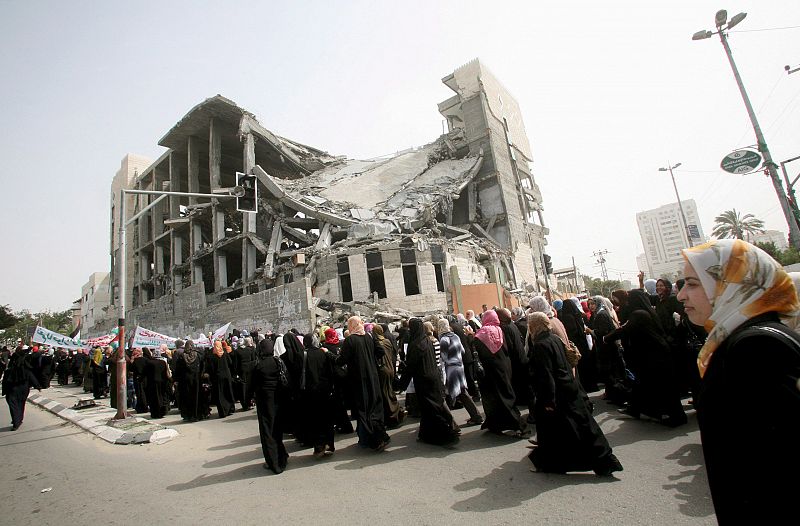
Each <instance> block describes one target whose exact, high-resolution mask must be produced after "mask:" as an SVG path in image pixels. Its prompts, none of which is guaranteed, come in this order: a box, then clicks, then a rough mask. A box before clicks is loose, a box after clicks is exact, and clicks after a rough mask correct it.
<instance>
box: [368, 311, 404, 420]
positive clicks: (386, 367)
mask: <svg viewBox="0 0 800 526" xmlns="http://www.w3.org/2000/svg"><path fill="white" fill-rule="evenodd" d="M372 340H373V343H374V344H375V353H376V354H377V355H378V356H377V358H378V379H379V380H380V382H381V398H383V423H384V424H385V425H386V427H387V428H388V429H394V428H396V427H398V426H399V425H400V424H401V423H403V419H405V417H406V412H405V411H404V410H403V409H402V408H401V407H400V403H399V402H398V401H397V395H396V394H395V392H394V376H395V370H394V347H393V346H392V342H391V341H390V340H389V339H388V338H386V337H385V336H384V332H383V327H381V326H380V325H374V326H373V327H372Z"/></svg>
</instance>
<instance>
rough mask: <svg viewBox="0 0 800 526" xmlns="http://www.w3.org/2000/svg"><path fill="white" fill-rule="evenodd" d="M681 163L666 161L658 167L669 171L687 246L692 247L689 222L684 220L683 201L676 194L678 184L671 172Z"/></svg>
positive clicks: (661, 170) (660, 170)
mask: <svg viewBox="0 0 800 526" xmlns="http://www.w3.org/2000/svg"><path fill="white" fill-rule="evenodd" d="M680 165H681V163H677V164H675V165H672V164H670V162H669V161H667V167H666V168H659V169H658V171H659V172H667V171H668V172H669V176H670V177H671V178H672V187H673V188H674V189H675V198H676V199H677V200H678V209H679V210H680V211H681V219H683V230H684V232H686V241H687V242H688V243H689V248H692V247H693V246H694V244H693V243H692V233H691V232H690V231H689V223H688V222H687V221H686V214H684V213H683V203H681V196H679V195H678V185H676V184H675V176H674V175H673V174H672V170H673V168H677V167H678V166H680Z"/></svg>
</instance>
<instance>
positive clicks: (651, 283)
mask: <svg viewBox="0 0 800 526" xmlns="http://www.w3.org/2000/svg"><path fill="white" fill-rule="evenodd" d="M656 283H658V281H656V280H654V279H653V278H650V279H646V280H644V290H646V291H647V293H648V294H650V295H651V296H655V295H656Z"/></svg>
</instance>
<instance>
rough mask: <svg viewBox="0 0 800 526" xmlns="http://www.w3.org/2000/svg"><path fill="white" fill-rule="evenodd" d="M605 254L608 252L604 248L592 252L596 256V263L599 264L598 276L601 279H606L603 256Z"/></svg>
mask: <svg viewBox="0 0 800 526" xmlns="http://www.w3.org/2000/svg"><path fill="white" fill-rule="evenodd" d="M605 254H608V250H606V249H602V250H598V251H597V252H593V253H592V255H593V256H595V257H597V263H598V264H599V265H600V276H601V277H602V278H603V281H608V271H607V270H606V258H605V257H603V256H604V255H605Z"/></svg>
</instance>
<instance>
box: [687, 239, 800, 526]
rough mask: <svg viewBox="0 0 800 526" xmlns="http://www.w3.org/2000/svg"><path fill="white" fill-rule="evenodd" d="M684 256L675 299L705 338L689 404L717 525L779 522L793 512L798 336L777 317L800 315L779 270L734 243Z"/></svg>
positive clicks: (799, 403) (799, 435) (799, 408)
mask: <svg viewBox="0 0 800 526" xmlns="http://www.w3.org/2000/svg"><path fill="white" fill-rule="evenodd" d="M683 257H684V259H685V260H686V265H685V268H684V276H685V278H686V283H685V285H684V286H683V288H682V289H681V290H680V293H679V294H678V299H679V300H680V301H682V302H683V305H684V308H685V310H686V314H687V316H688V317H689V320H690V321H691V322H692V323H694V324H697V325H702V326H704V327H705V329H706V331H708V339H707V340H706V343H705V344H704V345H703V347H702V348H701V349H700V353H699V356H698V357H697V366H698V368H699V371H700V375H701V377H702V382H701V386H700V393H699V396H698V397H697V398H696V400H695V403H696V406H695V407H696V408H697V417H698V422H699V424H700V437H701V439H702V443H703V454H704V456H705V464H706V471H707V472H708V484H709V486H710V488H711V498H712V500H713V502H714V509H715V510H716V512H717V520H718V521H719V523H720V524H755V523H761V524H777V523H780V522H785V521H787V520H790V519H787V518H788V517H793V516H796V515H797V504H796V501H797V484H796V482H792V480H795V479H794V477H796V476H797V474H798V473H800V448H798V444H800V383H798V378H800V335H798V334H797V333H796V332H794V331H792V330H791V329H789V328H788V327H787V326H786V325H784V324H783V323H781V321H780V319H781V317H782V316H783V317H787V318H790V317H793V316H794V315H796V313H797V311H798V310H800V303H798V298H797V291H796V289H795V287H794V285H793V284H792V280H791V278H790V277H789V276H788V275H787V273H786V272H785V271H784V270H783V268H782V267H781V265H780V264H779V263H777V262H776V261H775V260H773V259H772V258H771V257H770V256H769V255H768V254H767V253H766V252H764V251H763V250H761V249H759V248H757V247H755V246H753V245H751V244H749V243H747V242H745V241H742V240H735V239H734V240H732V239H718V240H714V241H711V242H709V243H705V244H703V245H700V246H697V247H694V248H690V249H686V250H684V251H683ZM787 476H788V477H790V478H788V479H787V478H786V477H787Z"/></svg>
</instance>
